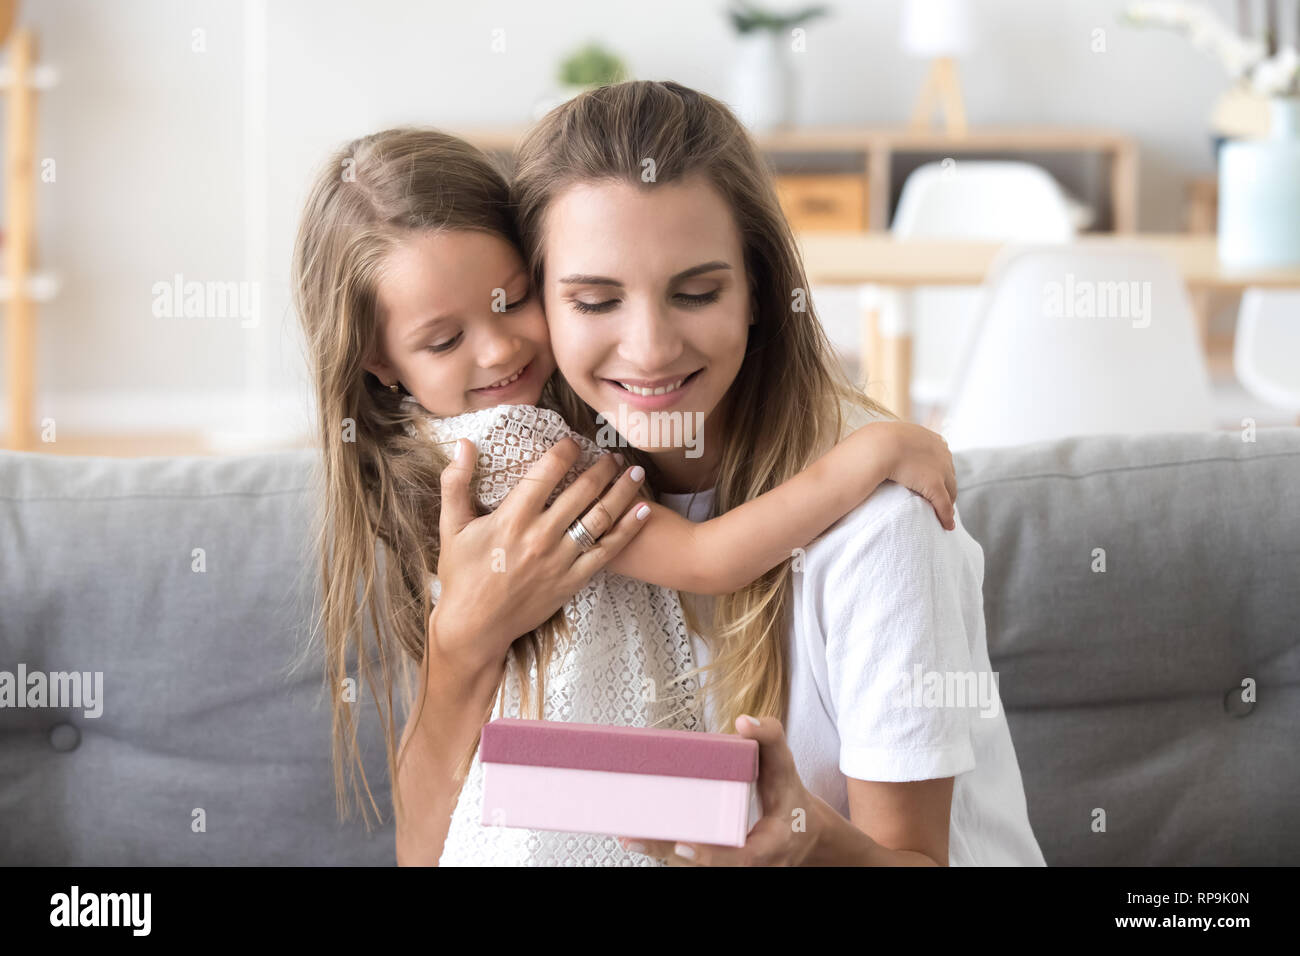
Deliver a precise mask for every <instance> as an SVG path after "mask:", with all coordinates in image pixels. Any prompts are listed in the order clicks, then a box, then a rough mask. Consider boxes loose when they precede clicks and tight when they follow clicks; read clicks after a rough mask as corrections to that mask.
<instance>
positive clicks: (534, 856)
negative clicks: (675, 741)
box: [406, 398, 705, 866]
mask: <svg viewBox="0 0 1300 956" xmlns="http://www.w3.org/2000/svg"><path fill="white" fill-rule="evenodd" d="M406 401H407V402H413V401H414V400H413V399H411V398H408V399H406ZM417 407H418V406H417ZM419 421H420V423H421V431H422V433H423V434H424V435H425V436H427V437H428V438H430V439H431V440H432V441H436V442H454V441H455V440H456V439H458V438H469V439H470V440H472V441H473V442H474V443H475V445H476V447H477V448H478V458H477V461H476V465H475V476H474V480H473V481H472V483H471V488H473V489H474V494H475V497H476V499H477V500H478V502H479V503H480V504H481V505H482V506H483V507H484V508H486V509H489V510H490V509H493V508H495V507H496V506H497V505H498V504H500V502H501V501H502V500H503V499H504V498H505V496H506V494H507V493H508V492H509V491H510V489H511V488H513V487H514V486H515V485H516V484H517V483H518V482H519V479H520V478H522V477H523V476H524V475H525V474H526V473H527V471H528V469H529V468H530V467H531V466H532V464H533V462H535V461H536V460H537V459H539V458H540V457H541V456H542V455H543V454H544V453H545V452H546V450H547V449H548V448H550V447H551V446H552V445H554V444H555V442H557V441H559V440H560V439H561V438H564V437H566V436H567V437H571V438H573V439H574V440H575V441H576V442H577V443H578V446H579V448H580V450H581V454H580V456H579V459H578V462H577V463H576V464H575V465H574V467H573V468H572V469H570V471H569V472H568V474H566V475H565V477H564V479H563V480H562V481H561V482H560V484H559V486H557V489H556V492H555V494H553V495H552V496H551V497H550V499H548V504H549V503H550V502H551V501H553V500H554V498H555V496H556V495H557V494H558V493H559V491H561V490H563V489H564V488H566V487H568V485H569V484H571V483H572V482H573V481H574V480H575V479H576V478H577V476H578V475H579V474H580V473H581V472H582V471H584V470H585V469H586V468H588V467H590V466H591V465H592V464H594V463H595V461H596V460H597V458H598V456H599V455H600V453H601V452H600V449H599V448H598V447H597V446H596V445H595V443H593V442H591V441H590V440H588V439H587V438H585V437H584V436H581V435H578V434H576V433H575V432H574V431H573V430H572V429H571V428H570V427H569V426H568V424H567V423H566V422H565V421H564V419H563V418H562V417H561V416H560V415H559V414H558V413H556V412H553V411H550V410H547V409H541V408H536V407H534V406H531V405H501V406H496V407H494V408H488V409H483V410H480V411H475V412H469V413H467V414H464V415H458V416H455V417H453V418H441V419H440V418H435V417H432V416H428V415H427V413H426V414H425V416H424V417H421V418H419ZM408 430H410V431H412V433H417V432H416V430H415V429H408ZM432 584H433V590H434V597H435V600H436V596H437V592H438V585H437V581H436V580H435V581H434V582H432ZM563 610H564V615H565V619H566V620H567V621H568V623H569V627H570V633H571V638H570V639H569V640H568V641H564V642H562V643H561V646H557V647H556V648H555V649H554V652H553V654H552V656H551V660H550V661H549V662H548V663H547V671H546V691H547V695H546V700H545V701H544V702H543V708H542V717H543V719H545V720H560V721H568V722H578V723H591V724H614V725H620V726H631V727H652V726H653V727H664V728H669V729H674V730H704V729H705V728H704V723H703V719H702V717H701V715H700V713H699V706H698V703H699V698H700V694H699V685H698V683H697V680H696V678H695V677H694V676H690V677H683V675H684V674H685V673H686V672H687V671H689V670H691V669H692V668H693V667H694V659H693V654H692V651H691V643H690V637H689V635H688V633H687V629H686V623H685V620H684V618H683V616H682V610H681V605H680V603H679V601H678V597H677V594H676V592H674V591H670V590H668V589H666V588H661V587H657V586H655V585H651V584H647V583H645V582H643V581H638V580H635V579H633V578H627V577H624V576H622V575H618V574H614V573H613V572H610V571H600V572H597V574H596V575H594V576H593V577H592V579H591V581H590V583H588V584H587V586H586V587H584V588H583V589H582V590H581V591H579V592H578V593H577V594H575V595H574V596H573V597H572V598H570V599H569V601H568V602H567V603H566V604H565V606H564V609H563ZM508 664H509V666H508V667H507V670H506V680H505V682H504V684H505V693H504V701H503V699H502V697H501V696H498V698H497V701H496V704H495V706H494V708H493V712H492V717H493V719H495V718H497V717H532V716H534V714H533V713H532V712H530V713H527V714H525V713H523V712H522V700H523V696H522V688H521V687H520V685H519V682H518V680H517V678H516V677H515V674H514V671H515V667H514V652H513V649H512V650H511V653H510V655H509V658H508ZM536 680H537V668H536V664H535V663H534V664H533V665H532V666H531V667H530V669H529V681H530V682H531V684H532V686H534V687H535V686H536ZM532 697H533V698H535V697H536V694H533V695H532ZM482 798H483V768H482V765H481V764H480V763H479V758H478V754H477V753H475V755H474V760H473V763H472V764H471V766H470V769H469V774H468V776H467V777H466V779H465V782H464V784H463V785H462V787H461V792H460V796H459V797H458V799H457V803H456V808H455V810H454V811H453V812H452V817H451V826H450V828H449V830H448V833H447V840H446V843H445V844H444V846H443V852H442V857H441V858H440V860H439V865H440V866H660V865H662V864H661V863H659V861H657V860H653V859H650V858H649V857H645V856H641V855H639V854H633V853H628V852H627V851H626V850H624V849H623V848H622V847H621V846H620V845H619V844H618V841H617V840H615V839H614V838H613V837H609V836H602V835H597V834H586V833H561V832H552V831H544V830H529V829H524V828H516V827H504V826H484V825H483V824H482V822H481V821H482V816H483V806H482Z"/></svg>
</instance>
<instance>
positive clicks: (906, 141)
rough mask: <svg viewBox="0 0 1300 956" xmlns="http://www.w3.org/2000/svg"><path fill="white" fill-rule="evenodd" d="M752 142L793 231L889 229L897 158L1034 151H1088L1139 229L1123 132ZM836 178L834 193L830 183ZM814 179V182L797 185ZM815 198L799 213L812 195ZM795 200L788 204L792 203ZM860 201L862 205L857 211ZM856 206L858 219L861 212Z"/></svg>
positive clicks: (501, 145)
mask: <svg viewBox="0 0 1300 956" xmlns="http://www.w3.org/2000/svg"><path fill="white" fill-rule="evenodd" d="M455 132H457V133H458V135H460V136H462V137H464V138H465V139H467V140H469V141H470V142H471V143H473V144H475V145H476V146H478V147H479V148H480V149H483V150H485V151H488V152H493V153H501V154H510V153H512V152H513V151H514V148H515V146H516V144H518V142H519V141H520V139H522V138H523V135H524V132H525V128H524V127H510V128H503V129H477V130H475V129H464V130H456V131H455ZM754 138H755V141H756V142H757V144H758V147H759V149H760V150H762V151H763V153H764V155H765V156H767V157H769V159H770V160H772V161H773V165H774V166H775V168H776V173H777V180H778V186H780V184H781V183H782V181H783V180H786V181H787V188H783V189H782V190H781V192H782V202H783V203H789V204H788V205H786V214H787V216H788V217H789V219H790V224H791V226H792V227H793V228H794V230H795V231H796V232H799V231H803V230H805V229H807V230H809V231H812V230H820V229H825V228H827V222H828V221H830V222H835V223H840V224H841V225H840V226H838V227H836V228H840V229H842V230H843V231H864V230H865V231H883V230H886V229H888V228H889V212H890V208H889V207H890V197H891V191H892V189H893V182H892V174H891V168H892V165H893V159H894V156H895V155H896V154H904V153H908V154H916V153H921V154H925V153H932V154H934V155H935V156H936V157H940V158H941V157H948V156H951V157H953V158H960V157H961V156H963V155H970V154H983V155H998V156H1001V157H1004V158H1013V157H1015V156H1020V155H1025V154H1034V153H1060V154H1071V153H1076V154H1089V155H1097V156H1100V157H1102V158H1103V159H1104V160H1105V162H1106V164H1107V166H1106V171H1107V174H1108V180H1109V200H1110V201H1109V206H1110V208H1109V213H1110V220H1111V223H1112V224H1113V230H1112V231H1114V232H1117V233H1133V232H1136V231H1137V201H1138V147H1137V143H1136V141H1135V140H1134V139H1133V138H1132V137H1130V136H1128V135H1127V134H1124V133H1120V132H1117V131H1114V130H1105V129H1075V128H1065V127H974V128H971V129H968V130H967V132H966V133H965V134H964V135H961V136H950V135H948V134H947V133H945V132H944V131H942V130H938V129H934V130H916V129H910V128H907V127H897V128H895V127H872V126H823V127H798V128H793V129H789V130H782V131H775V132H769V133H760V134H758V135H756V136H755V137H754ZM777 156H780V157H781V159H782V160H783V161H784V164H787V165H794V166H798V165H799V164H798V163H797V161H796V163H794V164H790V162H789V161H790V159H791V158H792V157H795V158H796V160H797V158H798V157H804V158H807V159H810V160H814V159H815V160H819V161H825V160H827V159H836V158H838V160H839V161H840V163H842V164H844V165H845V166H846V167H848V172H846V173H820V174H819V173H812V172H809V171H807V170H805V169H798V170H797V171H791V172H790V173H789V174H788V180H787V174H786V173H785V172H784V171H783V170H782V169H781V166H782V165H783V162H777V161H776V157H777ZM836 177H838V178H840V180H841V182H842V186H841V187H840V189H839V191H838V192H837V191H836V189H835V188H834V186H833V182H832V180H833V179H834V178H836ZM813 178H818V179H822V180H824V181H823V182H821V183H819V184H815V185H811V184H808V183H805V182H802V181H801V180H807V179H813ZM810 192H811V193H812V194H813V197H814V198H813V199H812V200H811V201H810V202H809V207H808V208H807V209H804V208H801V206H800V203H801V202H802V201H805V197H807V196H808V195H809V193H810ZM792 200H793V201H792ZM859 204H861V206H860V207H859ZM859 208H861V213H860V215H859V213H858V209H859Z"/></svg>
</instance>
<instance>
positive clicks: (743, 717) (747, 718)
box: [740, 714, 759, 727]
mask: <svg viewBox="0 0 1300 956" xmlns="http://www.w3.org/2000/svg"><path fill="white" fill-rule="evenodd" d="M740 719H741V720H744V721H747V722H748V723H749V726H751V727H758V726H759V722H758V721H757V720H755V719H754V718H753V717H751V716H749V714H741V715H740Z"/></svg>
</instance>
